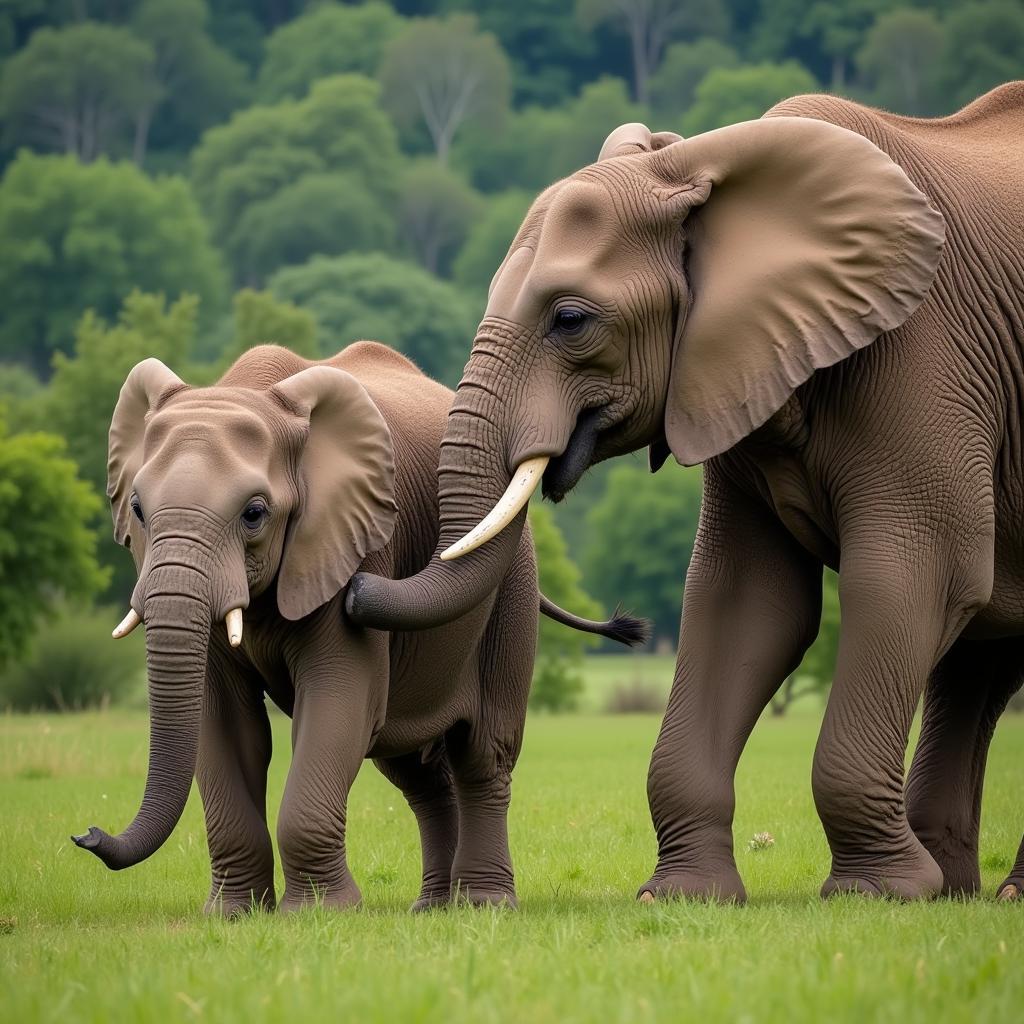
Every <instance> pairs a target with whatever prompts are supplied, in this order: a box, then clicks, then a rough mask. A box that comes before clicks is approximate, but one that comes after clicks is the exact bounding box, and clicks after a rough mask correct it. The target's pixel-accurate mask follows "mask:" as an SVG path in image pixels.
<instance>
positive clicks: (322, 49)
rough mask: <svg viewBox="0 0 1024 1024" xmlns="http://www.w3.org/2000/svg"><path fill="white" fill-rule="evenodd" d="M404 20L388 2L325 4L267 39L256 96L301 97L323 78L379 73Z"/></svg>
mask: <svg viewBox="0 0 1024 1024" xmlns="http://www.w3.org/2000/svg"><path fill="white" fill-rule="evenodd" d="M401 27H402V18H401V17H400V16H399V15H398V14H397V13H396V12H395V11H394V10H393V9H392V8H391V7H389V6H388V5H387V4H384V3H376V2H373V0H371V2H370V3H364V4H359V5H356V6H351V5H349V4H344V5H343V4H337V3H325V4H322V5H321V6H319V7H314V8H313V9H312V10H310V11H307V12H306V13H305V14H303V15H302V16H301V17H299V18H296V19H295V20H294V21H290V22H288V23H287V24H285V25H282V26H281V27H280V28H278V29H277V30H276V31H274V32H273V33H271V35H270V36H268V37H267V42H266V52H265V56H264V58H263V63H262V65H261V67H260V76H259V83H258V86H257V92H258V94H259V96H260V99H261V100H262V101H263V102H265V103H274V102H277V101H279V100H283V99H288V98H292V99H300V98H301V97H303V96H305V95H306V93H307V92H308V91H309V88H310V86H311V85H312V84H313V83H314V82H316V81H317V80H318V79H320V78H327V77H329V76H331V75H339V74H343V73H345V72H350V71H355V72H358V73H359V74H363V75H375V74H376V73H377V68H378V67H379V66H380V62H381V57H382V56H383V53H384V49H385V47H386V46H387V44H388V43H389V42H390V41H391V40H392V39H393V38H394V37H395V35H397V34H398V32H399V31H400V30H401Z"/></svg>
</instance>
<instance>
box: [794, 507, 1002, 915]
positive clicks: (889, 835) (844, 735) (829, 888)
mask: <svg viewBox="0 0 1024 1024" xmlns="http://www.w3.org/2000/svg"><path fill="white" fill-rule="evenodd" d="M948 535H952V536H955V537H962V536H968V537H971V536H977V533H973V532H971V531H960V530H954V531H948V533H947V534H944V536H948ZM987 564H988V566H989V569H990V567H991V561H990V560H989V561H988V563H987ZM985 567H986V560H985V558H984V554H983V552H982V553H981V554H980V556H979V557H978V559H977V560H976V563H973V562H972V560H971V558H970V556H969V553H968V552H961V551H957V550H951V549H950V547H949V544H948V543H947V542H946V541H945V540H943V539H941V538H939V537H938V536H929V531H928V529H927V526H926V524H919V525H918V526H917V528H916V529H909V530H908V529H904V530H901V531H893V532H892V533H891V534H888V535H883V534H880V533H879V531H878V529H877V526H876V525H875V524H872V525H871V527H870V528H866V529H864V530H863V531H861V532H860V533H858V534H856V535H854V536H853V537H851V538H847V539H845V540H844V546H843V564H842V569H841V572H840V582H839V592H840V601H841V605H842V627H841V631H840V641H839V652H838V657H837V661H836V673H835V680H834V683H833V686H832V691H831V694H830V696H829V701H828V707H827V709H826V711H825V717H824V721H823V723H822V728H821V734H820V736H819V739H818V745H817V749H816V750H815V755H814V768H813V772H812V787H813V791H814V800H815V804H816V806H817V808H818V814H819V816H820V817H821V820H822V824H823V825H824V827H825V834H826V835H827V837H828V842H829V846H830V847H831V850H832V870H831V873H830V875H829V877H828V879H827V880H826V882H825V884H824V886H823V887H822V895H825V896H827V895H830V894H831V893H834V892H838V891H849V890H856V891H859V892H864V893H868V894H873V895H893V896H897V897H900V898H903V899H914V898H919V897H930V896H934V895H935V894H936V893H938V892H939V891H940V890H941V889H942V885H943V876H942V871H941V869H940V868H939V866H938V864H937V863H936V861H935V859H934V858H933V857H932V855H931V854H930V853H929V852H928V851H927V850H926V849H925V847H924V845H922V843H921V841H920V840H919V839H918V837H917V836H916V835H915V834H914V832H913V830H912V829H911V827H910V824H909V821H908V817H907V813H906V809H905V805H904V758H905V755H906V749H907V740H908V736H909V733H910V725H911V721H912V719H913V716H914V711H915V709H916V707H917V703H918V700H919V698H920V696H921V693H922V691H923V690H924V687H925V683H926V681H927V680H928V678H929V675H930V674H931V672H932V670H933V669H934V667H935V666H936V664H937V663H938V662H939V659H940V658H941V657H942V656H943V655H944V654H945V653H946V651H948V650H949V648H950V646H951V645H952V644H953V642H954V640H955V639H956V637H957V636H958V635H959V632H960V630H961V629H962V628H963V626H964V624H965V623H966V622H967V621H968V620H969V618H970V617H971V615H972V614H973V612H974V611H975V610H976V608H977V607H978V606H979V605H980V604H983V603H984V602H985V601H986V600H987V594H988V591H989V590H990V587H991V576H990V575H987V574H986V568H985ZM964 785H969V782H968V781H967V780H964Z"/></svg>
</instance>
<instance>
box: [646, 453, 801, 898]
mask: <svg viewBox="0 0 1024 1024" xmlns="http://www.w3.org/2000/svg"><path fill="white" fill-rule="evenodd" d="M705 472H706V478H705V487H704V501H703V505H702V510H701V519H700V525H699V528H698V531H697V539H696V542H695V545H694V554H693V558H692V560H691V562H690V570H689V573H688V575H687V579H686V591H685V594H684V603H683V618H682V628H681V633H680V642H679V654H678V658H677V662H676V672H675V679H674V682H673V685H672V693H671V696H670V698H669V704H668V709H667V711H666V713H665V720H664V722H663V724H662V727H661V732H660V734H659V736H658V741H657V744H656V746H655V748H654V755H653V757H652V759H651V768H650V774H649V776H648V782H647V793H648V798H649V801H650V806H651V815H652V817H653V819H654V827H655V830H656V831H657V835H658V866H657V869H656V871H655V872H654V875H653V876H652V878H651V879H650V880H649V881H648V882H646V883H645V884H644V885H643V886H642V887H641V889H640V893H639V897H640V899H641V900H650V899H652V898H654V897H656V896H658V897H660V896H696V897H704V898H713V899H721V900H740V901H742V900H744V899H745V898H746V892H745V890H744V888H743V882H742V881H741V880H740V876H739V873H738V872H737V870H736V862H735V859H734V856H733V841H732V820H733V811H734V808H735V791H734V786H733V779H734V775H735V772H736V765H737V763H738V761H739V756H740V753H741V751H742V750H743V746H744V744H745V743H746V740H747V737H748V736H749V735H750V731H751V729H752V728H753V727H754V723H755V722H756V721H757V719H758V716H759V715H760V714H761V712H762V711H763V710H764V708H765V706H766V705H767V703H768V701H769V700H771V698H772V695H773V694H774V693H775V691H776V690H777V689H778V688H779V686H780V685H781V684H782V682H783V681H784V680H785V678H786V676H787V675H789V673H790V672H792V671H793V670H794V669H795V668H796V667H797V665H798V664H799V662H800V659H801V658H802V657H803V654H804V651H805V650H806V649H807V647H808V645H809V644H810V642H811V640H813V638H814V636H815V634H816V632H817V629H818V623H819V619H820V615H821V566H820V564H818V563H817V562H816V561H815V560H814V559H812V558H811V557H810V556H809V555H808V554H807V553H806V552H805V551H804V550H803V548H801V547H800V546H799V545H798V544H797V543H796V542H795V541H794V540H793V538H792V537H791V536H790V535H789V534H788V533H787V532H786V531H785V529H784V528H783V527H782V526H781V524H780V523H779V522H778V521H777V520H776V519H774V517H773V516H772V514H771V512H770V511H769V510H768V509H767V508H765V507H763V506H761V505H760V504H759V503H757V502H755V501H754V500H753V499H752V498H749V497H748V496H746V495H745V494H743V493H741V492H740V491H739V490H738V489H737V488H736V487H735V486H734V485H733V484H732V483H731V482H730V481H728V480H726V479H724V478H723V477H722V473H721V469H720V468H719V467H716V466H715V465H713V464H709V465H708V466H707V467H706V470H705Z"/></svg>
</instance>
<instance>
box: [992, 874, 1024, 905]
mask: <svg viewBox="0 0 1024 1024" xmlns="http://www.w3.org/2000/svg"><path fill="white" fill-rule="evenodd" d="M996 899H997V900H999V902H1000V903H1024V878H1014V877H1010V878H1007V879H1006V881H1005V882H1003V883H1002V885H1000V886H999V888H998V889H997V890H996Z"/></svg>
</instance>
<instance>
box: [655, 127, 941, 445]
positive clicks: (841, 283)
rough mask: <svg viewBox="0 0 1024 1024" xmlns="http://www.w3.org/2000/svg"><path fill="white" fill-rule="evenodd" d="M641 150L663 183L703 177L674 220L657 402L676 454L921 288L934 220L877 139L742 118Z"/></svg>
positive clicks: (756, 412)
mask: <svg viewBox="0 0 1024 1024" xmlns="http://www.w3.org/2000/svg"><path fill="white" fill-rule="evenodd" d="M650 159H651V160H652V161H654V162H655V163H654V164H653V166H655V167H656V168H657V169H658V172H659V174H660V175H661V176H662V177H664V178H665V179H666V181H667V182H668V183H670V184H672V183H678V182H680V181H689V182H693V181H699V182H702V183H704V184H710V194H709V196H708V198H707V200H706V203H705V204H704V205H703V206H701V207H699V208H697V209H695V210H694V211H693V212H691V213H690V214H689V217H688V218H687V220H686V225H685V229H684V230H685V233H686V240H687V260H686V266H687V277H688V283H689V289H690V309H689V312H688V314H687V315H686V317H685V318H680V323H681V327H680V330H679V333H678V335H677V338H676V341H675V350H674V354H673V361H672V372H671V381H670V385H669V393H668V402H667V405H666V412H665V436H666V438H667V440H668V443H669V445H670V447H671V448H672V452H673V454H674V455H675V456H676V458H677V459H678V460H679V461H680V462H682V463H684V464H686V465H693V464H695V463H699V462H703V461H705V460H706V459H708V458H711V457H712V456H714V455H718V454H720V453H721V452H723V451H725V450H726V449H728V448H730V447H731V446H732V445H734V444H735V443H736V442H737V441H739V440H740V439H741V438H743V437H745V436H746V435H747V434H749V433H750V432H751V431H752V430H755V429H756V428H757V427H759V426H761V424H763V423H764V422H765V421H766V420H767V419H768V418H769V417H770V416H771V415H772V414H773V413H775V412H776V411H777V410H778V409H779V408H780V407H781V406H782V405H783V404H784V403H785V402H786V400H787V399H788V398H789V396H790V395H791V394H792V393H793V391H794V390H795V389H796V388H797V387H799V386H800V385H801V384H802V383H803V382H804V381H806V380H807V378H808V377H810V376H811V374H812V373H814V371H815V370H817V369H820V368H822V367H826V366H831V365H832V364H833V363H837V362H839V361H840V360H841V359H845V358H846V357H847V356H848V355H850V354H851V353H852V352H854V351H856V350H857V349H860V348H863V347H864V346H866V345H869V344H870V343H871V342H872V341H874V340H875V339H876V338H877V337H878V336H879V335H880V334H882V333H883V332H885V331H889V330H892V329H893V328H895V327H898V326H899V325H900V324H902V323H903V322H904V321H905V320H906V319H907V318H908V317H909V316H910V315H911V314H912V313H913V312H914V310H915V309H916V308H917V307H918V305H919V304H920V303H921V301H922V300H923V299H924V296H925V295H926V294H927V292H928V290H929V288H930V287H931V284H932V281H933V279H934V277H935V272H936V269H937V267H938V264H939V260H940V258H941V256H942V250H943V243H944V234H945V231H944V222H943V219H942V216H941V215H940V214H939V213H938V212H936V210H934V209H933V208H932V207H931V206H930V205H929V202H928V199H927V198H926V197H925V196H924V195H923V194H922V193H921V192H920V191H919V190H918V189H917V188H916V187H915V186H914V184H913V183H912V182H911V181H910V179H909V178H908V177H907V175H906V174H905V173H904V172H903V170H902V169H901V168H900V167H898V166H897V165H896V164H895V163H894V162H893V161H892V160H891V159H890V158H889V157H888V156H887V155H886V154H885V153H883V152H882V151H881V150H880V149H879V148H878V147H876V146H875V145H874V144H873V143H871V142H869V141H868V140H867V139H865V138H864V137H863V136H861V135H857V134H855V133H854V132H851V131H847V130H846V129H845V128H839V127H837V126H836V125H833V124H828V123H826V122H824V121H816V120H812V119H808V118H798V117H777V118H775V117H773V118H765V119H763V120H760V121H749V122H746V123H744V124H737V125H732V126H730V127H728V128H722V129H719V130H718V131H713V132H708V133H707V134H705V135H699V136H696V137H694V138H692V139H689V140H687V141H685V142H680V143H678V144H676V145H674V146H670V147H668V148H667V149H665V150H663V151H662V152H661V153H657V154H654V155H652V157H651V158H650Z"/></svg>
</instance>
